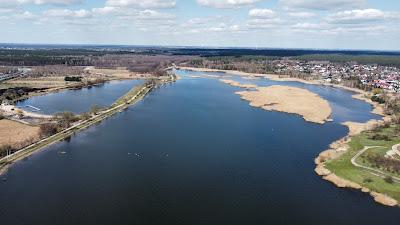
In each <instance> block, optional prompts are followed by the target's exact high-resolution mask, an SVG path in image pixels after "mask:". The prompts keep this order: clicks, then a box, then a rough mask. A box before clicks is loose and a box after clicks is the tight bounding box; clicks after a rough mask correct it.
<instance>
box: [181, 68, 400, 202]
mask: <svg viewBox="0 0 400 225" xmlns="http://www.w3.org/2000/svg"><path fill="white" fill-rule="evenodd" d="M181 69H184V70H189V71H197V72H224V73H230V74H235V75H238V76H245V77H249V78H257V77H264V78H267V79H270V80H274V81H295V82H301V83H306V84H313V85H325V86H330V87H335V88H341V89H345V90H348V91H351V92H354V93H355V94H354V95H352V97H353V98H354V99H357V100H361V101H365V102H367V103H369V104H370V105H372V107H373V110H372V113H374V114H377V115H380V116H382V117H383V118H382V119H381V120H370V121H367V122H365V123H355V122H350V121H348V122H345V123H343V125H345V126H347V127H348V129H349V133H348V135H347V136H345V137H343V138H342V139H340V140H337V141H335V142H333V143H332V144H331V145H330V149H328V150H326V151H323V152H321V153H320V154H319V155H318V157H317V158H316V159H315V163H316V168H315V172H316V173H317V174H318V175H319V176H321V177H323V179H325V180H327V181H329V182H331V183H333V184H335V185H336V186H337V187H340V188H353V189H358V190H360V191H362V192H364V193H369V194H370V195H371V196H372V197H373V198H374V200H375V201H376V202H377V203H380V204H383V205H386V206H398V205H399V202H398V201H397V200H395V199H393V198H391V197H389V196H388V195H386V194H385V193H378V192H376V191H373V190H371V189H369V188H367V187H365V186H363V185H361V184H358V183H356V182H353V181H350V180H347V179H345V178H342V177H340V176H339V175H338V174H335V173H333V172H331V171H330V170H329V169H328V168H326V163H327V162H329V161H331V160H334V159H337V158H339V157H340V156H342V155H343V154H344V153H346V152H348V151H349V149H350V147H349V143H350V142H351V141H352V138H353V137H355V136H357V135H358V134H360V133H362V132H364V131H367V130H370V129H372V128H373V127H375V126H376V125H380V124H382V123H384V122H385V121H390V119H391V118H390V116H388V115H385V114H384V110H383V107H382V105H380V104H378V103H376V102H373V101H372V100H371V99H370V95H371V93H369V92H366V91H363V90H360V89H356V88H349V87H345V86H343V85H337V84H330V83H325V82H322V81H315V80H302V79H299V78H288V77H281V76H279V75H271V74H254V73H245V72H240V71H230V70H215V69H203V68H192V67H181Z"/></svg>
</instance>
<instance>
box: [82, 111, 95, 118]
mask: <svg viewBox="0 0 400 225" xmlns="http://www.w3.org/2000/svg"><path fill="white" fill-rule="evenodd" d="M91 117H92V116H91V115H90V113H88V112H84V113H82V115H81V119H82V120H88V119H90V118H91Z"/></svg>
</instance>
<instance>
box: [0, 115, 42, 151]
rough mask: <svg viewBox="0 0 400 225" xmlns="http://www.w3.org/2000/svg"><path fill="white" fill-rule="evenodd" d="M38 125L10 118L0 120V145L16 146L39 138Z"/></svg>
mask: <svg viewBox="0 0 400 225" xmlns="http://www.w3.org/2000/svg"><path fill="white" fill-rule="evenodd" d="M39 129H40V128H39V127H34V126H29V125H26V124H22V123H19V122H15V121H12V120H7V119H3V120H0V146H7V145H8V146H11V147H12V148H18V147H20V146H24V145H26V144H27V143H28V142H31V141H32V140H37V139H38V138H39Z"/></svg>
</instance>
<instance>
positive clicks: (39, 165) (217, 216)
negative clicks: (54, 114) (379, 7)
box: [0, 71, 400, 225]
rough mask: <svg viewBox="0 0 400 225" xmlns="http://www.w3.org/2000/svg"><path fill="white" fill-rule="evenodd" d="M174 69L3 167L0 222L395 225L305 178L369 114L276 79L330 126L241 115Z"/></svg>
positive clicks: (210, 85) (244, 108)
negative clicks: (317, 108) (326, 110)
mask: <svg viewBox="0 0 400 225" xmlns="http://www.w3.org/2000/svg"><path fill="white" fill-rule="evenodd" d="M178 73H179V74H181V75H183V76H184V78H183V79H181V80H178V81H177V82H176V83H174V84H170V85H166V86H164V87H161V88H159V89H157V90H155V91H153V92H152V93H150V94H149V95H148V96H147V97H146V98H145V99H144V100H143V101H141V102H139V103H138V104H137V105H135V106H133V107H130V108H129V109H127V110H126V111H124V112H122V113H120V114H118V115H116V116H114V117H112V118H109V119H108V120H106V121H104V122H103V123H101V124H99V125H97V126H95V127H91V128H90V129H88V130H85V131H83V132H81V133H78V134H76V135H75V136H74V137H72V139H71V140H70V141H64V142H61V143H58V144H55V145H52V146H50V147H48V148H47V149H45V150H44V151H41V152H40V153H38V154H35V155H34V156H31V157H29V158H28V159H26V160H24V161H21V162H19V163H17V164H16V165H15V166H13V167H12V168H11V169H10V171H9V172H8V173H7V174H6V175H5V176H4V177H5V178H7V180H6V181H4V182H1V183H0V203H1V204H0V218H1V224H146V225H151V224H182V225H183V224H185V225H186V224H190V225H197V224H199V225H203V224H204V225H205V224H210V225H215V224H218V225H223V224H227V225H234V224H246V225H249V224H274V225H279V224H307V225H309V224H312V225H358V224H360V225H361V224H362V225H369V224H371V225H372V224H374V225H376V224H382V222H384V224H385V225H386V224H389V225H392V224H393V225H394V224H396V225H397V224H399V221H400V209H398V208H387V207H384V206H381V205H378V204H376V203H374V202H373V200H372V198H370V197H369V196H368V195H366V194H363V193H361V192H359V191H354V190H350V189H338V188H336V187H334V186H333V185H332V184H330V183H328V182H326V181H324V180H322V179H321V178H320V177H318V176H317V175H315V173H314V171H313V170H314V167H315V165H314V158H315V157H316V156H317V155H318V153H319V152H321V151H323V150H325V149H326V148H327V147H328V145H329V144H330V143H331V142H333V141H335V140H337V139H339V138H341V137H343V136H345V135H346V133H347V128H346V127H344V126H342V125H341V124H340V123H341V122H342V121H346V120H348V119H351V120H354V121H360V122H361V121H366V120H369V119H371V118H377V116H376V115H373V114H371V113H370V110H371V106H369V105H368V104H366V103H364V102H361V101H357V100H354V99H352V98H351V93H350V92H347V91H344V90H340V89H332V88H327V87H321V86H312V85H304V84H300V83H295V82H290V83H279V84H288V85H294V86H300V87H305V88H307V89H310V90H313V91H314V92H316V93H318V94H320V95H321V96H323V97H324V98H325V99H327V100H328V101H329V102H330V103H331V105H332V107H333V118H334V121H333V122H329V123H326V124H324V125H320V124H314V123H309V122H305V121H304V120H303V119H302V118H301V117H300V116H296V115H292V114H285V113H279V112H267V111H264V110H262V109H258V108H253V107H250V106H249V105H248V102H245V101H242V100H241V99H240V97H239V96H237V95H235V94H234V92H235V91H237V90H238V89H239V88H236V87H231V86H229V85H226V84H223V83H221V82H219V81H218V80H217V79H202V78H201V79H191V78H185V74H186V72H183V71H178ZM248 82H251V83H255V81H248ZM256 82H260V83H257V84H259V85H260V84H261V82H262V84H265V85H271V84H275V82H272V81H268V80H260V81H256ZM64 151H65V152H66V154H60V152H64Z"/></svg>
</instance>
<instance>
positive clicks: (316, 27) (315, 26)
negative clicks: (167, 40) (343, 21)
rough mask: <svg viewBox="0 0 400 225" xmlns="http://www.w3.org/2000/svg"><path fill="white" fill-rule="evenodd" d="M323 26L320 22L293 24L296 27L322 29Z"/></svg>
mask: <svg viewBox="0 0 400 225" xmlns="http://www.w3.org/2000/svg"><path fill="white" fill-rule="evenodd" d="M322 27H323V26H322V25H321V24H318V23H297V24H295V25H293V26H292V28H295V29H302V30H310V29H313V30H314V29H321V28H322Z"/></svg>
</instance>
